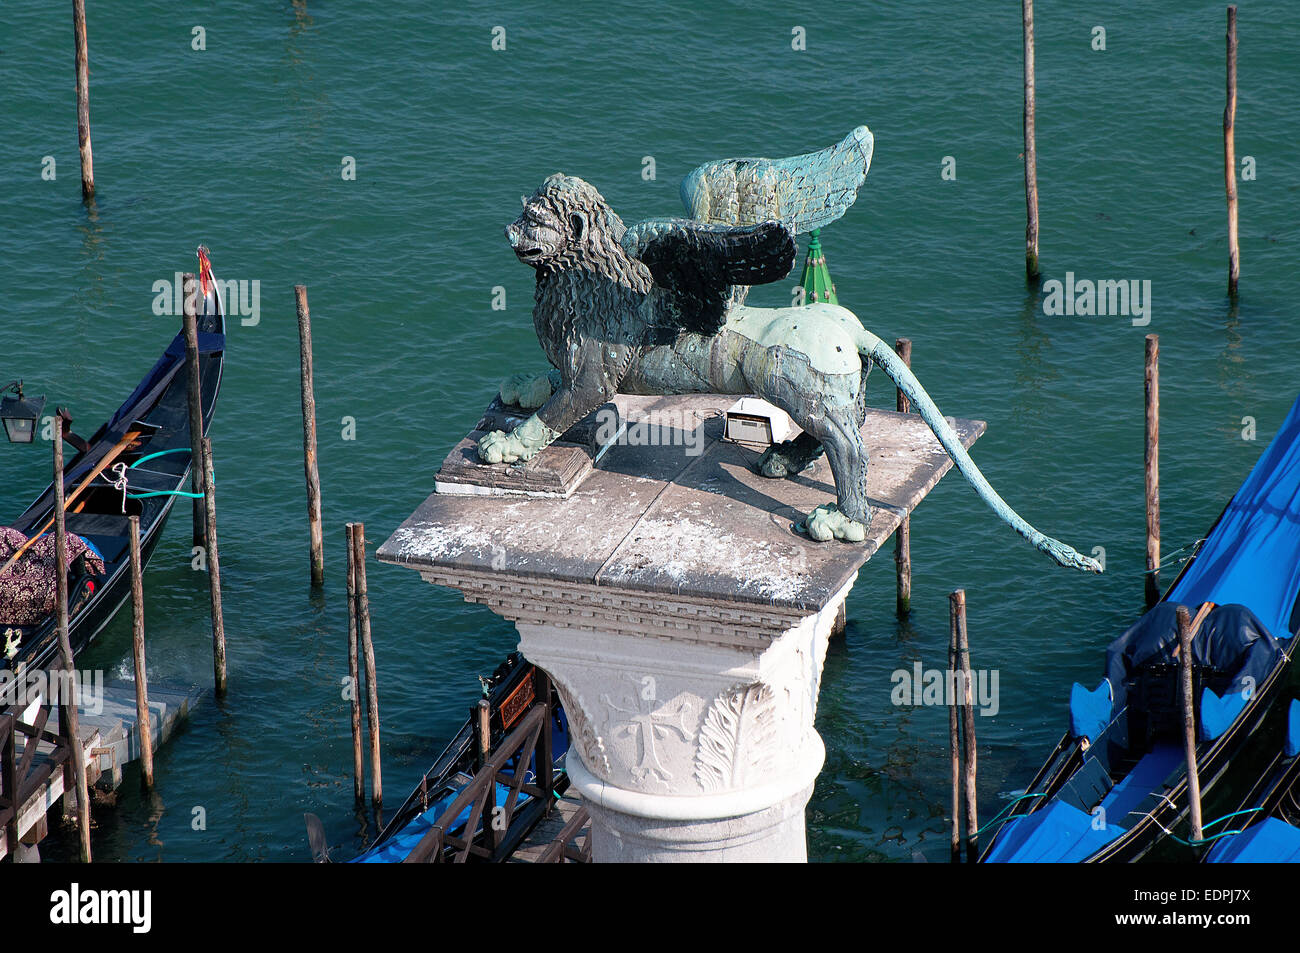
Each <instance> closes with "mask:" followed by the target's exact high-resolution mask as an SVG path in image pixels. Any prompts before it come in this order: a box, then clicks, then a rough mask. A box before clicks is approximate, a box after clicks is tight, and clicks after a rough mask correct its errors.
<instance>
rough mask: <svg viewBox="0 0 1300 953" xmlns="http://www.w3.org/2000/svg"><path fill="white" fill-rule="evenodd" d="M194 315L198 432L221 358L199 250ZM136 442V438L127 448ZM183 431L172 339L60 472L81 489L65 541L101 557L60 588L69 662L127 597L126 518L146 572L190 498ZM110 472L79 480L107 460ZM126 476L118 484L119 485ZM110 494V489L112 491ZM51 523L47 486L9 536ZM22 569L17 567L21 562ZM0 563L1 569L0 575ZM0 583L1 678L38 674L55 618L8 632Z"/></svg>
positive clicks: (181, 369) (179, 352)
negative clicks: (22, 671) (179, 504)
mask: <svg viewBox="0 0 1300 953" xmlns="http://www.w3.org/2000/svg"><path fill="white" fill-rule="evenodd" d="M198 257H199V279H198V283H199V292H198V298H199V300H198V301H197V302H196V307H197V309H198V311H199V315H198V321H197V325H198V332H199V333H198V344H199V375H200V381H201V388H200V393H201V395H202V396H201V409H202V413H203V431H204V433H205V434H206V433H207V431H208V427H209V425H210V424H211V422H212V415H213V413H214V411H215V409H216V403H217V394H218V392H219V391H220V388H221V373H222V368H223V366H224V358H225V332H226V326H225V314H224V309H223V307H222V303H221V294H220V290H219V288H218V286H217V283H216V279H215V278H214V277H213V275H212V268H211V265H210V263H209V261H208V256H207V250H206V249H205V248H203V247H202V246H200V248H199V251H198ZM133 432H135V433H137V434H138V435H137V436H136V437H134V438H132V439H128V437H130V435H131V434H132V433H133ZM189 451H190V422H189V403H188V380H187V375H186V372H185V338H184V334H183V333H178V334H177V335H176V337H175V338H174V339H173V340H172V342H171V344H170V345H168V347H167V349H166V351H165V352H164V353H163V355H162V357H161V358H159V359H158V361H157V363H155V364H154V366H153V368H152V369H151V370H150V371H149V373H148V374H146V375H145V377H144V379H143V380H142V381H141V382H140V384H139V386H138V387H136V389H135V390H134V391H133V392H132V393H131V395H130V396H129V397H128V398H127V399H126V400H125V401H124V402H123V404H122V406H121V407H120V408H119V409H118V410H117V412H116V413H115V414H113V416H112V417H111V418H110V419H109V420H108V421H107V422H106V423H105V424H104V425H103V426H102V427H100V428H99V430H97V431H96V432H95V434H94V436H92V437H91V438H90V439H89V440H87V441H86V447H85V449H84V450H81V451H80V452H78V453H77V455H76V456H75V457H73V458H72V459H71V460H69V461H68V463H67V465H66V466H65V468H64V492H65V493H66V494H67V495H68V496H69V497H71V495H72V494H73V492H74V491H75V490H76V489H77V488H78V487H80V486H82V484H83V483H84V484H87V485H86V486H85V488H84V489H83V490H82V491H81V492H80V494H79V495H78V496H77V497H76V499H75V500H72V501H70V505H69V507H68V510H67V515H66V520H67V523H66V525H67V531H68V533H69V534H76V535H77V536H79V537H81V538H82V539H83V540H85V541H86V542H87V543H88V544H89V545H90V546H91V547H92V548H93V550H94V551H95V552H97V554H98V555H99V556H100V557H102V560H103V563H104V572H103V573H102V574H99V573H95V572H91V571H88V570H87V568H86V561H85V560H78V562H77V563H75V564H74V566H73V567H72V570H71V571H70V579H69V582H68V605H69V614H68V635H69V639H70V642H71V645H72V650H73V653H74V655H75V654H76V653H78V652H80V651H81V650H82V649H84V648H85V647H86V646H87V645H89V644H90V642H91V641H92V640H93V639H94V638H95V636H97V635H98V634H99V632H100V631H101V630H102V629H103V628H104V626H106V625H107V624H108V623H109V621H110V620H111V619H112V618H113V616H114V615H115V614H116V613H117V610H118V609H119V608H121V606H122V605H123V603H124V602H125V601H126V600H127V598H128V597H129V595H130V589H131V580H130V566H129V559H130V550H129V543H130V538H129V536H128V526H129V523H128V517H130V516H132V515H134V516H138V517H139V518H140V549H141V558H142V560H143V561H144V562H146V563H147V562H148V560H149V557H150V556H151V555H152V554H153V551H154V549H155V548H156V547H157V545H158V541H159V539H160V538H161V536H162V530H163V526H164V525H165V523H166V522H167V516H168V514H169V513H171V510H172V506H173V505H174V504H175V502H176V498H177V495H181V494H185V493H186V492H187V491H188V490H189V476H190V452H189ZM110 456H111V457H112V462H111V465H110V466H108V467H107V468H105V469H104V470H103V472H101V473H100V474H99V475H98V476H96V477H95V478H94V479H89V480H88V479H87V478H88V476H89V475H90V474H91V473H93V472H94V470H95V469H96V467H97V466H98V465H99V464H101V463H103V462H104V461H105V459H106V458H109V457H110ZM122 476H125V478H126V483H125V485H123V484H122V483H121V477H122ZM115 484H116V485H115ZM53 515H54V484H53V483H51V484H50V486H49V487H48V488H47V489H46V490H45V492H44V493H42V494H41V495H40V497H38V498H37V499H36V501H35V502H33V503H32V504H31V506H29V507H28V508H27V509H26V510H25V511H24V512H23V513H22V515H21V516H19V517H18V518H17V520H15V521H14V522H13V523H12V524H11V528H12V529H14V530H17V531H18V532H19V533H21V534H23V535H24V536H27V537H31V536H33V535H36V536H39V535H40V534H41V533H42V532H44V531H45V530H44V527H45V526H46V524H47V523H48V522H49V521H50V520H51V519H52V517H53ZM19 558H20V559H21V558H22V557H19ZM6 561H7V557H6V559H0V565H3V563H4V562H6ZM4 583H5V579H4V576H3V575H2V574H0V644H8V645H9V646H10V651H9V653H5V652H0V671H3V670H5V669H11V670H17V669H19V668H20V667H23V668H28V669H40V668H45V667H47V666H48V665H50V663H51V662H52V661H53V660H54V658H55V656H56V654H57V652H58V633H57V631H56V628H55V619H54V615H53V613H52V612H51V613H50V614H49V616H48V617H47V618H44V619H43V620H41V621H39V622H31V621H28V622H27V623H26V624H16V623H15V622H13V621H12V618H13V617H12V616H11V618H10V620H6V618H5V615H4V613H6V612H8V611H13V610H12V609H11V608H10V607H9V603H8V600H6V599H5V598H3V587H4Z"/></svg>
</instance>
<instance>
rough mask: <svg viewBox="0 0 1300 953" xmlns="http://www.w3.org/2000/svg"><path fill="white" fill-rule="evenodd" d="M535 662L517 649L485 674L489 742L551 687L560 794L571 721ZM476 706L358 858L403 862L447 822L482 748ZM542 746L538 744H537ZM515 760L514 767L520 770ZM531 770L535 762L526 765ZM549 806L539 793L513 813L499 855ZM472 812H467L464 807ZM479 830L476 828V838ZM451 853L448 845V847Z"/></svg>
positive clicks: (457, 825)
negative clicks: (477, 739) (543, 688)
mask: <svg viewBox="0 0 1300 953" xmlns="http://www.w3.org/2000/svg"><path fill="white" fill-rule="evenodd" d="M538 674H539V673H538V670H537V669H536V667H535V666H534V665H533V664H532V663H531V662H529V661H528V660H526V659H525V658H524V657H523V656H522V655H520V654H519V653H518V652H513V653H511V654H510V656H509V657H508V658H507V659H506V660H505V661H504V662H502V663H501V665H500V666H498V667H497V670H496V671H495V672H493V673H492V677H491V678H488V679H484V680H483V682H484V685H483V691H484V697H485V698H486V699H487V701H488V711H489V726H490V744H491V745H492V746H493V747H496V746H498V745H499V744H500V743H501V741H502V740H503V739H504V738H505V737H506V735H507V734H508V733H509V732H510V730H511V728H512V727H513V726H514V725H516V724H517V723H518V722H519V721H520V720H521V719H522V718H523V716H524V715H525V714H526V713H527V712H528V711H529V709H530V708H532V707H533V705H534V704H536V703H537V701H538V697H537V686H538V685H539V684H541V685H545V686H547V690H549V691H550V693H551V723H550V725H548V726H546V730H549V731H550V733H551V751H552V760H553V767H554V781H553V783H554V790H555V793H556V794H560V793H562V792H563V791H564V790H565V788H566V787H567V785H568V778H567V776H566V775H565V774H564V770H563V764H564V755H565V752H566V751H567V750H568V747H569V726H568V721H567V719H566V717H565V714H564V709H563V708H561V707H560V704H559V700H558V698H557V697H556V693H555V690H554V688H551V687H550V681H549V679H545V678H538V677H537V676H538ZM476 709H477V706H475V708H472V709H471V715H470V719H469V720H468V721H466V722H465V725H464V726H463V727H462V728H461V729H460V731H459V732H458V733H457V735H456V737H455V738H454V739H452V741H451V743H450V744H449V745H447V747H446V748H445V749H443V752H442V754H440V755H439V756H438V758H437V759H436V760H435V761H434V762H433V766H432V767H430V768H429V770H428V771H427V772H425V775H424V777H423V778H421V780H420V783H419V784H417V785H416V787H415V789H414V790H413V791H412V792H411V794H410V796H409V797H407V799H406V801H405V803H403V804H402V806H401V808H399V809H398V811H397V813H396V814H394V815H393V817H392V819H391V820H390V821H389V822H388V824H387V825H386V826H385V827H384V829H383V830H382V831H381V832H380V834H379V836H378V837H377V838H375V842H374V843H373V844H371V845H370V847H369V848H368V849H367V850H366V851H365V852H364V853H362V854H361V855H360V856H359V857H356V858H355V859H354V862H359V863H399V862H401V861H403V860H405V859H406V858H407V856H408V855H410V853H411V852H412V850H414V849H415V847H416V845H417V844H419V842H420V840H421V838H422V837H423V836H424V835H425V834H426V832H427V831H428V830H429V829H430V828H431V827H432V826H433V825H434V824H435V823H439V822H442V823H446V820H445V818H444V814H445V812H446V811H447V809H448V808H450V807H451V806H452V805H453V804H454V802H455V800H456V797H457V795H459V794H460V792H461V791H462V790H463V789H464V788H465V787H466V785H468V784H469V783H470V782H471V781H472V780H473V776H474V772H475V770H476V769H477V767H478V765H477V758H478V747H477V744H476V742H475V740H474V732H475V721H476V719H475V714H474V713H475V711H476ZM539 750H540V749H539ZM520 767H521V766H520V765H517V764H516V765H514V766H513V767H512V768H511V771H512V772H513V771H518V770H519V769H520ZM522 767H523V769H524V770H525V771H527V772H528V773H530V774H532V773H534V770H533V769H535V767H536V765H523V766H522ZM503 787H504V786H503V785H501V784H500V783H499V782H498V783H497V803H498V804H499V803H500V802H501V800H502V798H503V796H504V791H503ZM547 808H548V805H547V804H545V803H543V800H542V799H541V798H538V797H532V798H527V799H526V800H524V801H523V802H522V803H521V805H520V807H519V808H518V810H517V811H516V812H515V815H514V819H513V820H512V822H511V824H510V828H509V830H508V831H506V832H505V833H504V834H503V836H502V838H501V840H500V842H499V843H498V844H497V845H496V848H497V850H496V852H497V854H498V855H499V856H502V857H505V856H509V854H510V853H511V851H512V850H513V849H514V847H515V846H516V845H517V844H518V843H519V842H520V841H521V840H522V839H523V838H524V837H525V836H527V834H528V832H529V831H530V830H532V828H533V827H534V826H535V825H536V824H537V822H538V821H539V820H540V819H541V818H542V816H543V814H544V813H545V811H546V810H547ZM466 813H468V812H466ZM465 824H466V820H465V818H463V817H462V818H460V819H458V820H454V821H452V822H451V823H450V824H449V825H448V828H447V829H448V831H449V832H458V833H461V834H463V833H464V831H463V828H464V826H465ZM480 833H481V828H480V830H479V831H476V832H475V837H476V838H477V837H478V836H479V835H480ZM445 852H447V853H450V848H445Z"/></svg>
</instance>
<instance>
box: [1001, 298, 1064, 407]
mask: <svg viewBox="0 0 1300 953" xmlns="http://www.w3.org/2000/svg"><path fill="white" fill-rule="evenodd" d="M1041 302H1042V295H1041V293H1040V291H1039V289H1038V287H1036V286H1035V287H1031V288H1027V289H1026V290H1025V296H1024V299H1023V300H1022V302H1021V305H1020V311H1019V312H1018V313H1017V314H1016V332H1017V341H1016V355H1017V356H1018V357H1019V359H1020V360H1019V363H1018V364H1017V365H1016V384H1017V387H1016V394H1015V398H1014V402H1013V403H1012V406H1011V409H1012V414H1013V417H1014V418H1015V419H1021V418H1024V417H1041V416H1042V415H1043V414H1044V409H1043V401H1042V399H1041V397H1042V391H1043V385H1044V384H1046V383H1048V382H1050V381H1054V380H1056V379H1057V378H1058V377H1059V376H1060V371H1059V370H1058V369H1057V364H1056V363H1055V362H1054V361H1053V360H1052V359H1050V352H1051V350H1052V341H1051V338H1049V337H1048V336H1047V333H1046V332H1045V331H1044V330H1043V328H1042V325H1041V324H1040V323H1039V319H1040V318H1041V317H1042V313H1043V309H1042V304H1041Z"/></svg>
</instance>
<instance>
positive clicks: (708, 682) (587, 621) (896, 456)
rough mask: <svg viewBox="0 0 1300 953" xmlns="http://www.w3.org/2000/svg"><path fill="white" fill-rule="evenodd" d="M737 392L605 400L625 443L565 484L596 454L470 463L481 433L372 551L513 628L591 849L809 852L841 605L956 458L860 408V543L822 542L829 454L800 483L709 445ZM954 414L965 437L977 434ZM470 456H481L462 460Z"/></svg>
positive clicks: (920, 426)
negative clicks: (568, 742)
mask: <svg viewBox="0 0 1300 953" xmlns="http://www.w3.org/2000/svg"><path fill="white" fill-rule="evenodd" d="M733 402H734V398H733V397H727V396H722V395H716V394H712V395H711V394H696V395H686V396H679V397H662V398H661V397H627V396H625V395H619V396H618V397H617V398H616V403H617V404H618V406H619V411H620V414H621V415H622V418H623V419H624V420H625V421H627V422H628V426H629V428H632V427H633V425H635V426H636V428H637V429H636V430H635V431H633V430H632V429H629V431H628V433H629V434H631V433H633V432H635V433H636V434H637V440H635V441H632V440H628V441H625V442H620V443H618V444H617V445H615V446H613V447H611V448H610V449H609V451H608V453H607V454H605V456H604V457H603V458H602V462H601V464H600V466H597V467H594V468H591V469H590V470H589V471H588V472H586V473H585V475H581V479H577V480H576V482H575V481H574V480H573V479H570V478H572V477H574V474H575V471H574V469H573V464H574V461H575V459H576V456H575V455H580V454H581V453H587V452H588V450H589V449H590V448H587V449H584V448H583V446H580V445H579V444H578V443H573V444H563V445H561V443H556V444H553V445H552V446H551V447H550V448H548V449H547V450H546V451H544V452H543V453H542V454H539V455H538V456H537V457H535V458H534V459H533V460H532V461H530V462H529V463H528V464H527V465H526V466H525V467H523V468H508V467H506V466H505V465H504V464H496V465H487V464H479V463H478V462H477V455H476V451H475V449H474V448H475V445H476V442H477V439H478V432H477V431H476V432H475V433H472V434H470V435H469V436H468V437H466V438H465V439H464V440H462V441H461V443H460V444H459V445H458V446H457V447H456V448H455V449H453V450H452V452H451V453H450V454H449V455H448V457H447V459H446V460H445V461H444V462H443V467H442V469H441V470H439V477H438V486H439V487H440V491H439V492H436V493H434V494H433V495H431V496H429V497H428V498H427V499H426V500H425V501H424V503H423V504H421V505H420V507H419V508H418V509H417V510H416V511H415V512H414V513H412V514H411V516H410V517H409V518H408V519H407V520H406V521H405V522H404V523H403V524H402V525H401V526H400V527H398V529H397V530H396V531H395V532H394V533H393V535H392V536H391V537H390V538H389V539H388V541H387V542H385V543H384V544H383V545H382V546H380V547H379V550H378V552H377V554H376V555H377V556H378V558H379V559H380V560H381V561H383V562H387V563H392V564H395V565H400V566H407V567H409V568H411V569H414V570H417V571H418V572H419V573H420V574H421V575H422V576H423V577H424V578H425V579H426V580H428V581H429V582H431V583H433V584H434V585H436V586H447V587H450V588H452V589H457V590H459V591H460V592H461V593H462V594H463V595H464V597H465V599H466V601H468V602H473V603H477V604H480V605H483V606H486V607H487V608H488V609H490V610H491V611H492V612H495V613H496V614H497V615H499V616H501V617H502V618H504V619H508V620H510V621H511V622H513V623H514V624H515V626H516V627H517V628H518V630H519V634H520V643H519V645H520V648H521V649H522V650H523V653H524V655H525V656H527V657H528V658H529V659H530V660H531V661H533V662H534V663H536V664H537V665H540V666H541V667H542V668H543V669H544V670H545V671H546V672H548V673H549V674H550V676H551V678H552V679H553V681H554V683H555V685H556V686H557V688H558V689H559V691H560V695H561V698H562V699H563V703H564V708H565V710H566V712H567V713H568V716H569V719H570V722H571V728H572V736H573V744H572V750H571V751H570V753H569V756H568V769H569V774H570V776H571V778H572V781H573V784H574V786H575V788H576V790H577V791H578V792H579V793H580V794H581V795H582V797H583V798H584V800H585V801H586V803H587V805H588V807H589V809H590V811H591V814H592V820H593V824H592V831H593V837H592V844H593V852H594V855H595V859H597V860H603V861H620V860H621V861H658V860H676V861H732V860H763V861H803V860H806V859H807V854H808V851H807V843H806V839H805V833H804V806H805V805H806V804H807V803H808V798H809V797H810V796H811V794H812V788H813V782H814V781H815V779H816V778H817V774H818V772H819V771H820V769H821V766H822V762H823V760H824V759H825V756H826V753H825V749H824V747H823V746H822V742H821V739H820V738H819V737H818V736H817V732H816V731H814V730H813V719H814V716H815V715H816V713H817V693H818V689H819V687H820V683H821V673H822V663H823V662H824V661H825V658H826V645H827V642H828V640H829V638H830V633H831V629H832V627H833V626H834V624H835V617H836V613H837V611H838V610H839V608H840V606H842V605H843V603H844V598H845V596H846V595H847V594H848V592H849V589H850V588H851V587H852V586H853V583H854V581H855V580H856V579H857V572H858V570H859V569H860V568H861V567H862V564H863V563H865V562H866V561H867V560H868V559H869V558H871V556H872V555H873V554H874V553H876V552H877V551H879V549H880V547H881V546H882V545H883V544H884V543H885V541H886V540H887V539H888V538H889V536H890V535H891V534H892V533H893V532H894V530H895V529H896V528H897V527H898V525H899V523H900V521H901V520H902V519H903V518H904V517H906V516H907V515H908V514H909V513H911V511H912V509H913V508H914V507H915V506H916V505H917V504H918V503H920V502H921V500H922V499H924V498H925V495H926V494H927V493H929V492H930V490H931V489H932V488H933V487H934V485H935V484H936V483H937V482H938V481H939V479H940V477H942V476H943V474H944V473H946V472H947V471H948V469H949V468H950V467H951V466H952V461H951V459H950V458H949V457H948V455H947V454H946V453H945V452H944V451H943V448H942V447H940V446H939V445H938V443H937V442H936V441H935V439H934V436H933V434H931V433H930V431H929V429H928V427H927V426H926V424H925V422H924V421H922V420H921V419H920V418H919V417H917V416H915V415H912V414H897V413H893V412H890V411H880V410H868V412H867V417H866V421H865V423H864V424H863V431H862V433H863V440H864V441H865V442H866V445H867V446H868V447H870V448H872V462H871V466H870V469H869V471H868V480H869V483H868V494H869V496H870V497H871V500H872V507H873V513H872V519H871V525H870V526H869V528H868V533H867V538H866V539H865V540H863V541H862V542H861V543H855V544H844V543H835V542H832V543H818V542H814V541H813V540H811V539H809V538H808V537H807V536H805V535H802V534H800V533H799V532H798V531H797V530H796V529H795V523H796V522H797V520H798V519H799V518H800V517H801V515H802V514H806V513H808V512H809V511H811V510H812V509H813V508H814V507H815V506H818V505H820V504H822V503H825V502H827V501H828V500H831V499H833V498H834V481H833V478H832V476H831V473H830V470H829V467H828V465H827V463H826V461H825V460H824V459H823V460H819V461H817V462H816V463H815V464H814V465H813V466H812V467H811V468H810V469H808V470H806V471H804V472H802V473H800V474H799V476H798V478H797V479H787V480H769V479H767V478H766V477H763V476H762V475H760V474H758V473H756V472H755V469H754V467H755V464H756V462H757V459H758V455H757V454H756V453H754V452H753V451H751V450H747V449H745V448H743V447H740V446H738V445H737V444H734V443H729V442H726V441H723V440H721V439H720V437H721V436H722V431H723V420H722V418H723V415H724V414H725V413H726V410H727V408H728V407H730V406H731V405H732V403H733ZM954 426H955V427H956V429H957V432H958V433H959V434H960V435H961V440H962V443H963V444H964V445H965V446H967V447H969V446H970V445H971V444H973V443H974V442H975V440H976V439H977V438H978V437H979V435H980V434H981V433H983V431H984V424H983V423H981V422H980V421H974V420H956V421H954ZM647 428H648V429H647ZM687 437H690V438H691V439H689V440H688V439H686V438H687ZM548 454H549V455H550V456H549V457H548ZM580 462H581V461H580ZM479 469H482V470H491V471H492V472H491V473H489V474H482V473H479V474H477V476H474V479H473V480H471V479H470V477H469V476H466V474H467V472H469V473H470V474H471V475H474V474H475V473H477V471H478V470H479ZM453 478H456V479H460V480H461V481H462V482H463V483H464V484H465V485H464V486H461V487H460V488H459V490H457V489H456V487H453V486H449V485H448V481H452V482H454V480H453ZM465 481H469V482H465ZM571 484H572V485H571ZM530 486H533V487H534V488H537V487H540V488H542V490H544V491H545V494H544V495H543V496H541V497H538V496H530V495H528V494H529V493H530V492H534V491H533V490H529V487H530ZM561 486H562V487H563V488H564V489H563V492H559V491H558V490H556V488H557V487H561ZM466 487H469V489H466ZM553 491H555V492H553ZM546 494H549V495H546ZM889 597H890V599H891V600H892V598H893V593H892V591H891V592H890V594H889Z"/></svg>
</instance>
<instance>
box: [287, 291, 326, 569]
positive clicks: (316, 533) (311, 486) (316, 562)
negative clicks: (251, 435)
mask: <svg viewBox="0 0 1300 953" xmlns="http://www.w3.org/2000/svg"><path fill="white" fill-rule="evenodd" d="M293 293H294V297H295V298H296V299H297V302H298V356H299V361H300V363H301V365H302V375H301V376H302V466H303V470H304V471H305V472H306V475H307V522H308V523H309V524H310V526H311V584H312V585H313V586H319V585H321V584H322V583H323V582H324V580H325V536H324V531H323V530H322V528H321V512H320V471H319V468H318V467H317V465H316V389H315V384H314V383H313V378H312V356H311V311H310V310H309V309H308V307H307V288H306V286H305V285H294V286H293Z"/></svg>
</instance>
